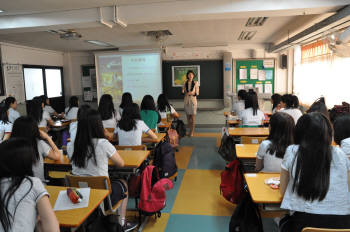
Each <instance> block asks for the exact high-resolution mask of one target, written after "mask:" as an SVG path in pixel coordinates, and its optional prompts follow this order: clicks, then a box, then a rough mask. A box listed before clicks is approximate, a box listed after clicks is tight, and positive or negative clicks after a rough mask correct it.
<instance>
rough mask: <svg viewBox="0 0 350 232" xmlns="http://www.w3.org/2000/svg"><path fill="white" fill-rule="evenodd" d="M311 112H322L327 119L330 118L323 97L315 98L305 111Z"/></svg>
mask: <svg viewBox="0 0 350 232" xmlns="http://www.w3.org/2000/svg"><path fill="white" fill-rule="evenodd" d="M312 112H320V113H322V114H324V115H325V116H326V117H327V118H328V119H329V118H330V117H329V113H328V109H327V106H326V101H325V99H324V97H320V98H319V99H317V100H316V101H315V102H314V103H312V105H311V106H310V108H309V109H308V110H307V111H306V113H312Z"/></svg>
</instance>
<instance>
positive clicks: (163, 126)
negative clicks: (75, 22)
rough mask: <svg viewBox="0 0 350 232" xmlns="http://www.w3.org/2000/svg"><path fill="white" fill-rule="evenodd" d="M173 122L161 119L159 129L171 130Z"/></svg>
mask: <svg viewBox="0 0 350 232" xmlns="http://www.w3.org/2000/svg"><path fill="white" fill-rule="evenodd" d="M171 123H172V122H167V121H163V120H162V121H161V122H160V123H158V125H157V126H158V129H159V130H160V131H164V132H166V131H167V130H169V128H170V127H171Z"/></svg>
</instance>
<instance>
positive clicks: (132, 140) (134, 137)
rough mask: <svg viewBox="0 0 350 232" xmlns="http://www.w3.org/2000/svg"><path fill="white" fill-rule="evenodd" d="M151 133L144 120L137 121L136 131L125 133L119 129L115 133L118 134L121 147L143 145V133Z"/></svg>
mask: <svg viewBox="0 0 350 232" xmlns="http://www.w3.org/2000/svg"><path fill="white" fill-rule="evenodd" d="M148 131H149V128H148V126H147V125H146V124H145V123H144V121H142V120H137V121H136V129H133V130H130V131H124V130H122V129H120V128H119V127H117V128H116V129H115V131H114V133H115V134H118V140H119V145H120V146H138V145H141V144H142V133H147V132H148Z"/></svg>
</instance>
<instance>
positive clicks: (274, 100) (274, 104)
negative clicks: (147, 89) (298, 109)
mask: <svg viewBox="0 0 350 232" xmlns="http://www.w3.org/2000/svg"><path fill="white" fill-rule="evenodd" d="M271 100H272V110H274V109H275V108H276V107H277V106H278V104H280V103H281V101H282V96H281V95H280V94H278V93H275V94H273V95H272V96H271Z"/></svg>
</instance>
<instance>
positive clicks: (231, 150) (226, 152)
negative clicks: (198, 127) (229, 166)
mask: <svg viewBox="0 0 350 232" xmlns="http://www.w3.org/2000/svg"><path fill="white" fill-rule="evenodd" d="M221 134H222V138H221V144H220V147H219V150H218V152H219V154H220V156H221V157H222V158H223V159H224V160H225V161H227V162H230V161H233V160H235V159H236V157H237V156H236V146H235V141H234V138H233V137H232V136H229V135H228V131H227V128H225V127H224V128H222V133H221Z"/></svg>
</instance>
